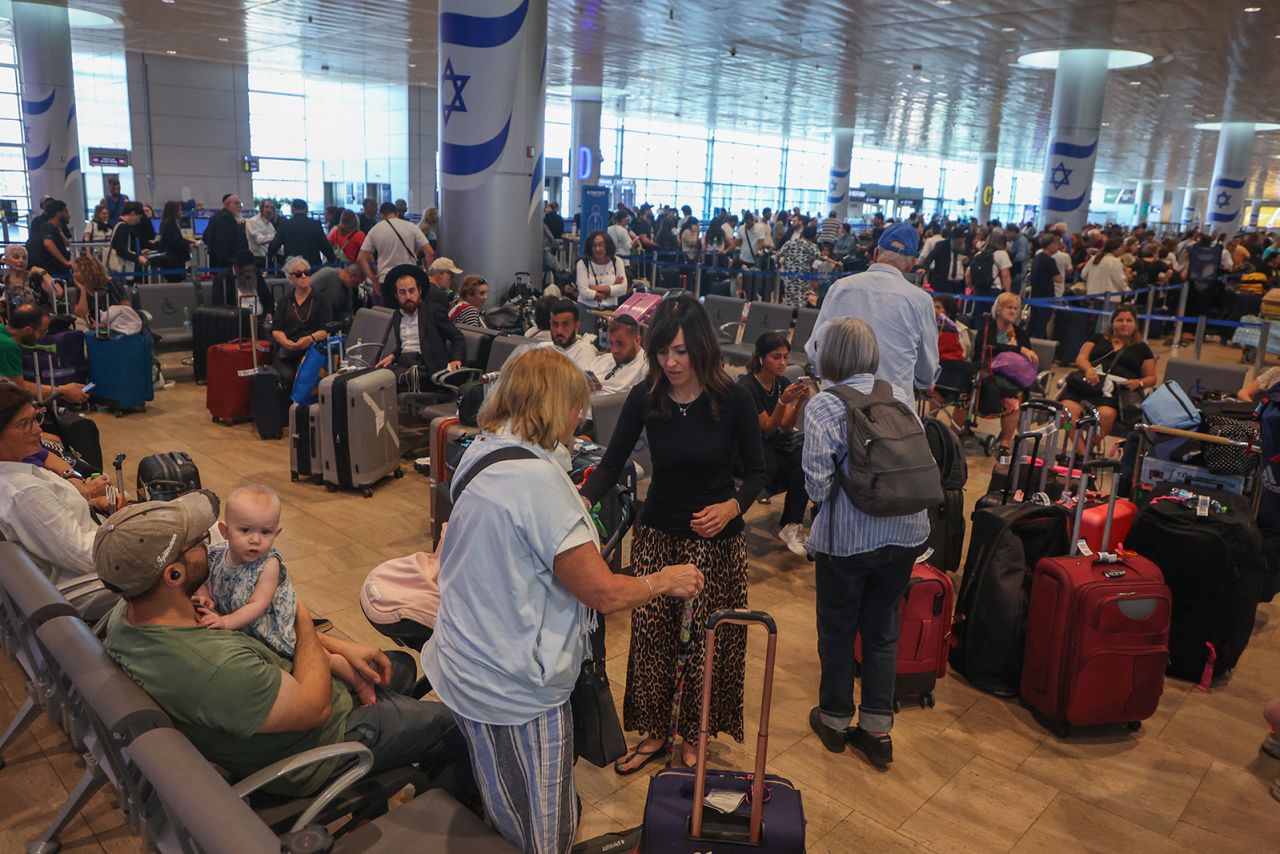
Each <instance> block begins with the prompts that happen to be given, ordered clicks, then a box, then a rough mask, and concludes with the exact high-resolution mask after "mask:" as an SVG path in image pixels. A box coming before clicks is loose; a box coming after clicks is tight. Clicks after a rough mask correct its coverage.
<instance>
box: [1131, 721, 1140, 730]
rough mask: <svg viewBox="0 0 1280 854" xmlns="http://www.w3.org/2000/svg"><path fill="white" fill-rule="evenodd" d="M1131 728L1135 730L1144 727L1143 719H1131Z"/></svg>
mask: <svg viewBox="0 0 1280 854" xmlns="http://www.w3.org/2000/svg"><path fill="white" fill-rule="evenodd" d="M1129 729H1131V730H1132V731H1134V732H1137V731H1138V730H1140V729H1142V721H1129Z"/></svg>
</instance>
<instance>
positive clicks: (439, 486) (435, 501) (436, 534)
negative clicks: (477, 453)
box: [428, 415, 480, 543]
mask: <svg viewBox="0 0 1280 854" xmlns="http://www.w3.org/2000/svg"><path fill="white" fill-rule="evenodd" d="M479 432H480V429H479V428H478V427H468V426H466V425H465V424H463V423H462V422H461V421H460V420H459V419H458V417H457V416H454V415H446V416H441V417H439V418H435V419H433V420H432V422H431V428H430V431H429V433H428V435H429V436H430V442H429V444H428V450H429V453H430V459H431V466H430V481H429V482H430V486H431V541H432V542H433V543H438V542H440V532H441V530H442V529H443V528H444V523H445V522H448V521H449V514H450V512H452V510H453V502H452V500H451V499H450V498H449V481H450V480H451V479H452V477H453V470H452V469H450V468H449V466H448V462H447V457H448V450H449V448H450V446H451V445H452V444H454V442H455V440H456V439H457V438H458V437H460V436H474V435H476V434H477V433H479Z"/></svg>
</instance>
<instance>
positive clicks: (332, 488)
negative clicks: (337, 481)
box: [324, 483, 338, 492]
mask: <svg viewBox="0 0 1280 854" xmlns="http://www.w3.org/2000/svg"><path fill="white" fill-rule="evenodd" d="M324 491H325V492H337V491H338V487H336V486H334V485H333V484H332V483H326V484H325V485H324Z"/></svg>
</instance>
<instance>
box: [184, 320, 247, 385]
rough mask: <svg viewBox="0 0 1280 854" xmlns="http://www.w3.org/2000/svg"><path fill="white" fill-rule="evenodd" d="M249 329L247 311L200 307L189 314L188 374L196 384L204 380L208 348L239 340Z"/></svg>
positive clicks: (206, 371) (206, 369) (206, 370)
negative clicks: (189, 364) (189, 372)
mask: <svg viewBox="0 0 1280 854" xmlns="http://www.w3.org/2000/svg"><path fill="white" fill-rule="evenodd" d="M248 326H249V310H248V309H239V310H237V309H235V308H233V307H231V306H229V305H202V306H199V307H197V308H196V310H195V311H194V312H192V313H191V357H192V358H191V373H192V374H193V375H194V376H195V380H196V382H198V383H202V382H204V381H205V379H206V378H207V377H208V364H209V361H208V357H209V348H210V347H213V346H214V345H216V344H225V343H227V342H228V341H233V340H235V339H236V338H239V337H240V330H241V329H242V328H244V329H247V328H248Z"/></svg>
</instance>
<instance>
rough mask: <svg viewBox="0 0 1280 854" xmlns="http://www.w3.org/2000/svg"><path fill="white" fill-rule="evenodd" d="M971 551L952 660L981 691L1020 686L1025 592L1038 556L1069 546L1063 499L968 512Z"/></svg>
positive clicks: (1012, 692) (1011, 690)
mask: <svg viewBox="0 0 1280 854" xmlns="http://www.w3.org/2000/svg"><path fill="white" fill-rule="evenodd" d="M971 522H972V533H971V534H970V537H969V542H970V546H969V555H968V558H967V559H966V561H965V568H964V575H963V576H961V579H960V589H959V591H957V593H956V616H955V620H954V622H953V624H952V627H951V634H952V646H951V651H950V655H949V656H948V657H949V660H950V663H951V667H952V668H953V669H954V670H955V671H956V672H957V673H959V674H960V675H962V676H964V677H965V679H967V680H968V681H969V684H971V685H973V686H974V687H975V688H978V689H979V690H982V691H986V692H988V693H991V694H995V695H996V696H999V697H1013V696H1016V695H1017V693H1018V680H1019V679H1020V678H1021V676H1022V645H1023V635H1024V633H1025V631H1026V624H1027V623H1026V621H1027V593H1028V590H1029V589H1030V584H1029V579H1030V575H1031V570H1032V567H1034V566H1035V565H1036V563H1037V562H1038V561H1039V560H1040V559H1041V558H1046V557H1057V556H1060V555H1065V554H1067V553H1068V551H1069V550H1070V547H1071V515H1070V513H1069V512H1068V511H1067V508H1065V507H1063V506H1062V505H1061V504H1051V505H1048V506H1045V505H1041V504H1034V503H1030V502H1028V503H1023V504H1004V505H997V506H995V507H987V508H980V509H977V510H975V511H974V512H973V516H972V518H971Z"/></svg>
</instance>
